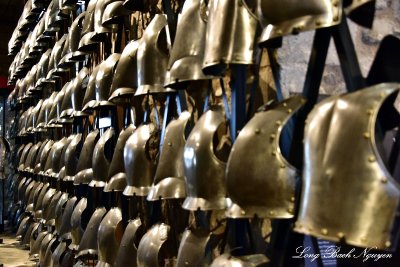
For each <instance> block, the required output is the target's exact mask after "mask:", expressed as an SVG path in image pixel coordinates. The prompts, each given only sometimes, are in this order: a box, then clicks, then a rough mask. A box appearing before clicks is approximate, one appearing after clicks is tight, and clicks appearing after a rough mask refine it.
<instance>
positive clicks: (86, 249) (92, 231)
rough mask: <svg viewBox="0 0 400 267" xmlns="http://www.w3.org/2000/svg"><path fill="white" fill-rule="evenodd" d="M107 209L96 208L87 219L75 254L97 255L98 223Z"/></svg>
mask: <svg viewBox="0 0 400 267" xmlns="http://www.w3.org/2000/svg"><path fill="white" fill-rule="evenodd" d="M106 212H107V210H106V209H105V208H104V207H102V208H97V209H96V210H95V211H94V212H93V214H92V217H91V218H90V220H89V223H88V225H87V227H86V230H85V232H84V233H83V236H82V239H81V242H80V243H79V249H78V254H77V256H78V257H80V256H84V255H87V254H90V255H97V254H98V247H97V232H98V229H99V226H100V223H101V221H102V219H103V217H104V215H105V214H106Z"/></svg>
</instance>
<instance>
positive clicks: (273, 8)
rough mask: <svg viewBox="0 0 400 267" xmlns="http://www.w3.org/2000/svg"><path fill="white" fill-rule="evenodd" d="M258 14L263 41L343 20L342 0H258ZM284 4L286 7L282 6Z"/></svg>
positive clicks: (260, 40)
mask: <svg viewBox="0 0 400 267" xmlns="http://www.w3.org/2000/svg"><path fill="white" fill-rule="evenodd" d="M257 5H258V7H257V9H258V12H259V14H258V17H259V18H260V21H261V24H262V25H263V28H264V29H263V31H262V33H261V36H260V39H259V42H260V43H261V44H263V43H265V42H266V41H268V40H271V39H273V38H276V37H281V36H284V35H289V34H296V33H299V32H304V31H309V30H315V29H319V28H324V27H330V26H333V25H337V24H339V23H340V20H341V16H342V1H337V0H323V1H319V0H307V1H302V2H301V4H300V3H298V2H296V1H292V0H284V1H267V0H258V3H257ZM282 7H285V8H282Z"/></svg>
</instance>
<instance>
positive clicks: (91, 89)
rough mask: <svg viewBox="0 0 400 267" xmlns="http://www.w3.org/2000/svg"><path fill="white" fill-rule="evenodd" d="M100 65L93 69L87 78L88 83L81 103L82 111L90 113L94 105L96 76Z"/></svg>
mask: <svg viewBox="0 0 400 267" xmlns="http://www.w3.org/2000/svg"><path fill="white" fill-rule="evenodd" d="M100 66H101V65H100V64H99V65H97V66H96V67H94V69H93V71H92V73H91V74H90V76H89V81H88V84H87V88H86V91H85V96H84V98H83V102H82V106H83V108H82V111H84V112H87V111H91V110H92V109H93V108H94V106H95V105H96V76H97V73H98V72H99V70H100Z"/></svg>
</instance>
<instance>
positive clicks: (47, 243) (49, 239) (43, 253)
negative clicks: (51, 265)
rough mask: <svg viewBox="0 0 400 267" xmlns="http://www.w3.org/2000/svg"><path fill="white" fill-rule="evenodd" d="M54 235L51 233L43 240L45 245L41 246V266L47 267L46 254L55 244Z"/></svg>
mask: <svg viewBox="0 0 400 267" xmlns="http://www.w3.org/2000/svg"><path fill="white" fill-rule="evenodd" d="M54 241H55V239H54V235H53V234H52V233H49V234H48V235H46V237H45V238H44V239H43V243H42V245H41V246H40V252H39V264H40V266H47V265H44V264H45V259H46V252H47V249H48V248H49V246H51V245H52V244H53V243H54Z"/></svg>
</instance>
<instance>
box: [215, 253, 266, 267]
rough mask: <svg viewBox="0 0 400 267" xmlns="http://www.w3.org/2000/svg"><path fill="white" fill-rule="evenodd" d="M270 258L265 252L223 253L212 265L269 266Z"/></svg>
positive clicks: (217, 266) (219, 266)
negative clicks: (235, 255) (239, 255)
mask: <svg viewBox="0 0 400 267" xmlns="http://www.w3.org/2000/svg"><path fill="white" fill-rule="evenodd" d="M268 263H269V259H268V258H267V257H266V256H265V255H264V254H253V255H247V256H241V257H234V256H231V255H229V254H222V255H221V256H219V257H217V258H216V259H215V260H214V261H213V263H212V264H211V265H210V267H267V266H268Z"/></svg>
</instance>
